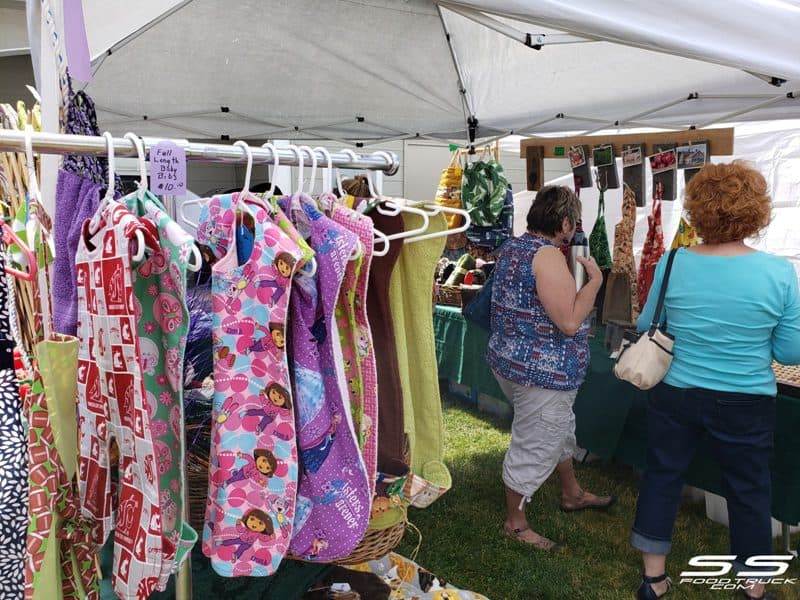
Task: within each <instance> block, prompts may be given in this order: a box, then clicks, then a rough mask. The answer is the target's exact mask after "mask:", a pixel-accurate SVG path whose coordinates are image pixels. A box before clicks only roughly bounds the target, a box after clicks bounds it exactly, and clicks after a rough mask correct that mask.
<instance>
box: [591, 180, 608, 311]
mask: <svg viewBox="0 0 800 600" xmlns="http://www.w3.org/2000/svg"><path fill="white" fill-rule="evenodd" d="M597 189H598V190H599V191H600V197H599V199H598V204H597V219H596V220H595V222H594V226H593V227H592V232H591V233H590V234H589V253H590V254H591V255H592V257H593V258H594V259H595V261H596V262H597V266H598V267H600V271H602V273H603V280H602V281H603V283H602V285H601V287H600V291H599V292H598V294H597V296H596V298H595V302H594V305H595V307H596V308H597V314H598V315H602V314H603V303H604V301H605V297H606V284H607V282H608V273H609V271H610V270H611V265H612V263H611V250H610V248H609V247H608V233H607V232H606V218H605V191H606V189H607V186H606V184H605V183H603V184H601V183H600V177H599V176H598V177H597Z"/></svg>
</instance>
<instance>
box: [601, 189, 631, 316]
mask: <svg viewBox="0 0 800 600" xmlns="http://www.w3.org/2000/svg"><path fill="white" fill-rule="evenodd" d="M635 228H636V194H635V193H634V191H633V189H631V188H630V187H629V186H628V185H627V184H625V190H624V192H623V194H622V219H621V220H620V222H619V223H617V224H616V226H615V227H614V259H613V262H612V265H611V273H609V274H608V280H607V281H606V292H605V298H604V301H603V312H602V319H603V324H606V323H608V322H609V321H617V322H622V323H633V322H634V321H635V320H636V317H637V315H638V313H639V297H638V295H637V294H636V261H635V259H634V257H633V232H634V229H635Z"/></svg>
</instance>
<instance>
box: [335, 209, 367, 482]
mask: <svg viewBox="0 0 800 600" xmlns="http://www.w3.org/2000/svg"><path fill="white" fill-rule="evenodd" d="M331 216H332V218H333V220H334V221H335V222H337V223H339V224H340V225H343V226H345V227H346V228H347V229H349V230H350V231H352V232H353V233H355V234H356V235H357V236H358V239H359V240H361V244H362V246H363V248H364V253H363V254H362V256H361V261H360V265H359V267H358V268H353V269H352V271H353V275H354V278H353V279H352V280H349V279H348V275H349V274H350V272H351V269H350V268H348V270H347V274H346V275H345V281H343V282H342V289H341V291H340V292H339V302H337V305H336V311H337V315H336V320H337V323H338V324H339V338H340V339H341V341H342V352H343V354H344V361H345V370H346V371H345V375H346V377H347V389H348V391H349V392H350V401H351V406H352V403H353V396H354V395H356V401H357V402H359V403H360V405H361V412H362V415H361V419H360V424H359V423H358V422H357V421H356V419H355V417H354V418H353V421H354V423H353V426H354V428H355V429H356V431H357V432H358V445H359V447H360V448H361V455H362V456H363V457H364V466H365V467H366V470H367V483H368V484H369V493H370V497H372V495H373V494H374V493H375V477H376V475H377V470H378V435H377V434H378V431H377V425H378V379H377V376H376V373H375V353H374V351H373V349H372V330H371V329H370V328H369V322H368V321H367V304H366V297H367V283H368V280H369V270H370V266H371V265H372V252H373V244H374V236H373V230H374V226H373V224H372V220H371V219H370V218H369V217H367V216H366V215H362V214H360V213H357V212H355V211H353V210H350V209H348V208H346V207H344V206H336V207H335V210H334V211H333V214H332V215H331ZM354 266H355V265H354ZM351 296H352V302H353V311H352V320H351V318H350V314H349V311H348V310H347V309H345V310H344V314H342V312H340V305H341V303H342V301H343V300H344V301H345V302H346V303H347V304H348V305H349V302H350V297H351ZM342 316H344V319H342V318H340V317H342ZM354 367H355V368H354Z"/></svg>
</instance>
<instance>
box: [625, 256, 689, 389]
mask: <svg viewBox="0 0 800 600" xmlns="http://www.w3.org/2000/svg"><path fill="white" fill-rule="evenodd" d="M676 252H677V250H670V252H669V258H668V259H667V268H666V271H665V272H664V279H663V281H662V282H661V290H660V291H659V294H658V304H657V305H656V310H655V312H654V313H653V321H652V322H651V323H650V328H649V329H648V330H647V331H646V332H644V333H642V334H641V335H640V336H639V338H638V339H637V340H635V341H634V340H632V339H631V336H630V335H629V334H626V338H625V339H624V340H623V341H622V346H621V347H620V351H619V355H618V356H617V362H616V364H615V365H614V375H615V376H616V377H617V378H618V379H621V380H622V381H627V382H628V383H631V384H633V385H635V386H636V387H637V388H639V389H640V390H649V389H650V388H652V387H654V386H655V385H656V384H657V383H658V382H659V381H661V380H662V379H664V376H665V375H666V374H667V371H669V366H670V364H672V346H673V344H674V343H675V338H673V337H672V336H671V335H670V334H668V333H667V331H666V323H664V324H663V325H661V324H660V320H661V311H662V310H663V308H664V296H665V295H666V292H667V284H668V283H669V275H670V272H671V271H672V262H673V261H674V260H675V253H676Z"/></svg>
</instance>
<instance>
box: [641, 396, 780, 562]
mask: <svg viewBox="0 0 800 600" xmlns="http://www.w3.org/2000/svg"><path fill="white" fill-rule="evenodd" d="M774 430H775V398H774V397H773V396H760V395H753V394H737V393H731V392H715V391H712V390H705V389H682V388H676V387H673V386H671V385H667V384H665V383H660V384H659V385H657V386H656V387H655V388H653V390H651V392H650V394H649V397H648V407H647V435H648V450H647V466H646V468H645V472H644V475H643V477H642V482H641V487H640V488H639V501H638V503H637V506H636V521H635V523H634V526H633V532H632V534H631V543H632V544H633V545H634V546H635V547H636V548H638V549H639V550H641V551H643V552H650V553H653V554H669V551H670V548H671V544H672V542H671V540H672V527H673V525H674V523H675V515H676V513H677V511H678V503H679V501H680V494H681V488H682V486H683V478H684V475H685V473H686V470H687V468H688V467H689V464H690V463H691V461H692V459H693V458H694V455H695V451H696V449H697V445H698V442H699V441H700V439H701V437H702V435H703V433H706V434H708V436H709V438H710V442H711V444H710V445H711V452H712V454H713V457H714V459H715V460H716V461H717V462H718V463H719V464H720V466H721V468H722V478H723V489H724V493H725V498H726V499H727V501H728V517H729V523H730V539H731V554H735V555H736V556H737V561H736V563H737V564H738V563H741V562H743V561H744V560H745V559H746V558H747V557H749V556H752V555H754V554H772V526H771V520H770V507H771V501H772V495H771V481H770V470H769V459H770V454H771V451H772V446H773V431H774Z"/></svg>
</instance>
